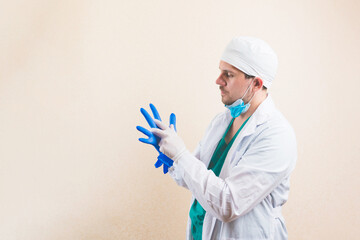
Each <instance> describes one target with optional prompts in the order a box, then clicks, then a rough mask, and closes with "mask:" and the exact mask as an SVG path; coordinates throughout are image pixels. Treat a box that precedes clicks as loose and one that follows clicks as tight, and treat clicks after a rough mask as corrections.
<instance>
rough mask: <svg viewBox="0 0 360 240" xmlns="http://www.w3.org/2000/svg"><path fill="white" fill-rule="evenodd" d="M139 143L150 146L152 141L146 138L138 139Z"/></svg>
mask: <svg viewBox="0 0 360 240" xmlns="http://www.w3.org/2000/svg"><path fill="white" fill-rule="evenodd" d="M139 141H140V142H143V143H146V144H152V141H150V139H148V138H139Z"/></svg>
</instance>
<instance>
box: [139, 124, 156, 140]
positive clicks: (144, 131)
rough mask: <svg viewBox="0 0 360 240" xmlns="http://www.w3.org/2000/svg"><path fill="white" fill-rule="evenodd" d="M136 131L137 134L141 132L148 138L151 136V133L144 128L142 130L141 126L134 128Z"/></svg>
mask: <svg viewBox="0 0 360 240" xmlns="http://www.w3.org/2000/svg"><path fill="white" fill-rule="evenodd" d="M136 129H137V130H138V131H139V132H142V133H143V134H145V135H146V136H148V137H150V136H152V135H153V134H152V132H150V131H149V130H147V129H146V128H143V127H142V126H136Z"/></svg>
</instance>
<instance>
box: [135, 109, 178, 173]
mask: <svg viewBox="0 0 360 240" xmlns="http://www.w3.org/2000/svg"><path fill="white" fill-rule="evenodd" d="M150 109H151V111H152V113H153V115H154V118H155V119H157V120H160V121H161V118H160V115H159V112H158V111H157V109H156V107H155V106H154V105H153V104H150ZM140 111H141V113H142V114H143V116H144V117H145V119H146V121H147V122H148V124H149V126H150V127H151V128H154V127H156V124H155V122H154V120H153V118H152V117H151V116H150V114H149V113H148V112H147V111H146V110H145V109H143V108H141V109H140ZM170 124H171V125H173V126H174V127H175V128H176V116H175V114H173V113H172V114H171V115H170ZM136 129H137V130H138V131H140V132H142V133H144V134H145V135H147V136H148V138H147V139H146V138H139V141H141V142H143V143H146V144H151V145H153V146H154V147H155V149H156V150H157V151H158V152H159V156H158V157H157V159H158V160H157V162H156V163H155V167H156V168H159V167H161V166H162V165H163V164H164V166H163V172H164V174H166V173H167V172H168V169H169V168H170V167H171V166H172V165H173V160H171V159H170V158H168V157H167V156H166V155H164V154H163V153H161V152H160V147H159V145H158V142H159V141H160V138H158V137H156V136H155V135H153V134H152V133H151V132H150V131H148V130H147V129H146V128H143V127H141V126H137V127H136Z"/></svg>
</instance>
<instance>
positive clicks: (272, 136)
mask: <svg viewBox="0 0 360 240" xmlns="http://www.w3.org/2000/svg"><path fill="white" fill-rule="evenodd" d="M170 142H171V141H170ZM161 145H162V144H160V147H161ZM163 148H165V147H164V146H163ZM170 154H171V153H170ZM173 159H174V161H175V162H177V165H176V168H179V169H178V171H179V172H180V173H181V177H182V179H183V181H184V182H185V184H186V185H187V187H188V189H189V190H190V191H191V192H192V194H193V195H194V197H195V198H196V199H197V200H198V202H199V203H200V204H201V206H202V207H203V208H204V209H205V210H206V211H208V212H209V213H211V214H212V215H213V216H215V217H216V218H218V219H220V220H221V221H223V222H230V221H233V220H235V219H236V218H238V217H240V216H242V215H245V214H246V213H248V212H249V211H251V210H252V209H253V208H254V207H255V206H256V205H257V204H259V203H260V202H261V201H262V200H263V199H264V198H265V197H266V196H267V195H269V194H270V193H271V192H272V191H273V190H274V189H275V188H276V187H277V186H278V185H279V184H280V183H281V181H282V180H283V179H284V178H286V177H287V176H288V175H289V173H290V172H291V170H292V169H293V167H294V163H295V160H296V144H295V137H294V135H293V133H292V131H289V130H286V129H285V130H282V129H276V128H274V129H267V130H266V131H263V132H262V133H261V134H260V135H259V136H258V137H257V138H256V139H255V140H254V142H253V143H252V144H251V145H250V146H249V149H248V150H247V151H246V153H245V154H244V155H243V156H242V157H241V161H239V164H238V165H237V166H236V167H234V168H233V169H232V170H231V172H230V176H229V177H227V178H226V179H221V178H219V177H216V176H215V174H214V173H213V172H212V171H211V170H208V169H207V168H206V166H205V165H204V164H203V163H202V162H201V161H199V160H198V159H197V158H196V157H195V156H194V155H192V154H191V153H190V152H188V151H187V150H184V151H182V152H181V153H180V155H178V156H176V158H173Z"/></svg>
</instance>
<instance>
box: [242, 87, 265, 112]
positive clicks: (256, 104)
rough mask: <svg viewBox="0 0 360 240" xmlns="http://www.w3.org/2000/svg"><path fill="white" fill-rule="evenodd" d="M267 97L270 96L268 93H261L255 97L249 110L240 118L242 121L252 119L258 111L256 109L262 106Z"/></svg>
mask: <svg viewBox="0 0 360 240" xmlns="http://www.w3.org/2000/svg"><path fill="white" fill-rule="evenodd" d="M267 96H268V93H267V92H266V91H259V92H258V93H257V94H256V95H255V96H254V97H253V99H252V101H251V103H250V107H249V109H248V110H247V111H246V112H245V113H243V114H241V115H240V116H239V117H240V118H241V119H247V118H248V117H250V116H251V115H252V114H253V113H254V112H255V111H256V109H257V108H258V107H259V106H260V104H261V103H262V102H263V101H264V100H265V99H266V97H267Z"/></svg>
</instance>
